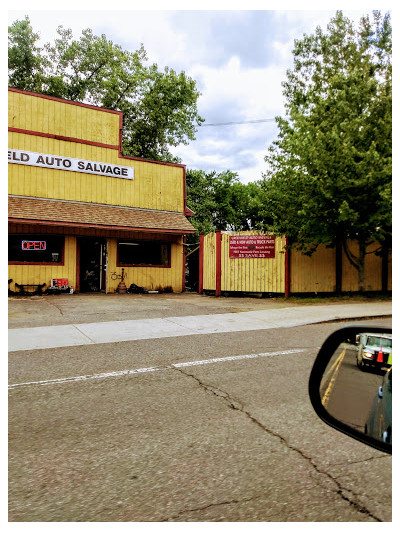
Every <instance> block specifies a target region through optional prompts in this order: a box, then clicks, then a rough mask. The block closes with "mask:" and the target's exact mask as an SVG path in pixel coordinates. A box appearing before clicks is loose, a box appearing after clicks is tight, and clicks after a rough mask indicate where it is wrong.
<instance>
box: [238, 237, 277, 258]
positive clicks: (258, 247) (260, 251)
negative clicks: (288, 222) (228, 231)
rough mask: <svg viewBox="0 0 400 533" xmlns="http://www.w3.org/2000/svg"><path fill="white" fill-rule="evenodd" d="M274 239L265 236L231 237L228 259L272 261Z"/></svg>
mask: <svg viewBox="0 0 400 533" xmlns="http://www.w3.org/2000/svg"><path fill="white" fill-rule="evenodd" d="M274 257H275V238H274V237H268V236H267V235H231V236H230V237H229V258H230V259H273V258H274Z"/></svg>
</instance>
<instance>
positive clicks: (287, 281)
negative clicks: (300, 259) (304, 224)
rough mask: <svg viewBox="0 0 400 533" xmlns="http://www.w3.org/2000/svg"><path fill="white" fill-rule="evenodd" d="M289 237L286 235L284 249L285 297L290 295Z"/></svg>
mask: <svg viewBox="0 0 400 533" xmlns="http://www.w3.org/2000/svg"><path fill="white" fill-rule="evenodd" d="M288 246H289V239H288V237H286V250H285V298H288V297H289V296H290V248H288Z"/></svg>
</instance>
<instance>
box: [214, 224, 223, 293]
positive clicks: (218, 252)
mask: <svg viewBox="0 0 400 533" xmlns="http://www.w3.org/2000/svg"><path fill="white" fill-rule="evenodd" d="M215 241H216V242H215V260H216V265H215V296H221V241H222V234H221V232H220V231H217V232H216V233H215Z"/></svg>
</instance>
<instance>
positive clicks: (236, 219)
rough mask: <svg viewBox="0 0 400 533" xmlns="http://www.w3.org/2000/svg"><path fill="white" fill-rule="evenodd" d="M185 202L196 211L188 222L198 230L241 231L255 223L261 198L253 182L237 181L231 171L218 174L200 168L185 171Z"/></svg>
mask: <svg viewBox="0 0 400 533" xmlns="http://www.w3.org/2000/svg"><path fill="white" fill-rule="evenodd" d="M186 185H187V205H188V207H189V208H190V209H191V210H192V211H193V212H194V213H195V215H194V217H192V219H191V222H192V224H193V225H194V227H195V228H196V230H197V233H196V237H195V239H196V240H198V235H199V234H200V233H202V234H207V233H211V232H213V231H218V230H224V231H244V230H250V229H253V228H255V227H256V226H257V222H259V209H260V206H261V198H260V196H259V191H260V188H259V186H258V185H257V184H256V183H248V184H247V185H245V184H243V183H241V182H240V181H239V178H238V175H237V174H236V173H234V172H231V171H230V170H226V171H224V172H220V173H219V174H217V173H216V172H215V171H213V172H209V173H207V172H204V171H202V170H188V171H187V173H186Z"/></svg>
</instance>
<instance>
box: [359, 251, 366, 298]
mask: <svg viewBox="0 0 400 533" xmlns="http://www.w3.org/2000/svg"><path fill="white" fill-rule="evenodd" d="M358 246H359V252H358V261H357V263H358V268H357V270H358V290H359V291H360V292H364V291H365V255H366V252H367V245H366V244H365V243H364V242H359V243H358Z"/></svg>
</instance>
